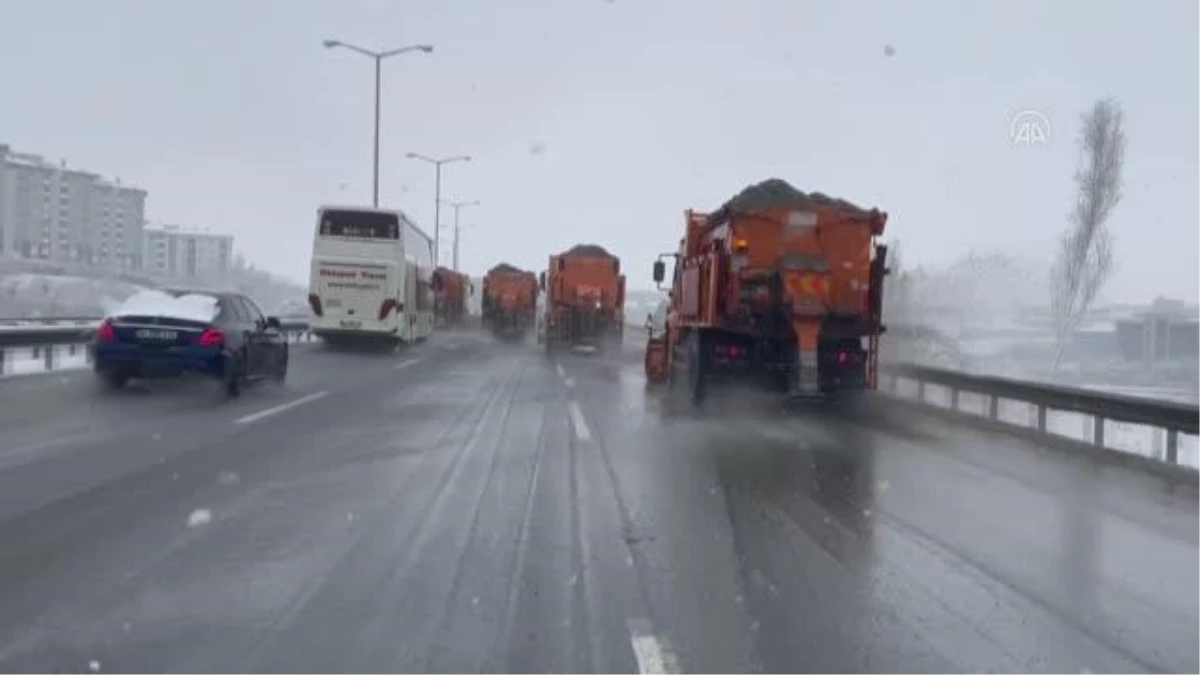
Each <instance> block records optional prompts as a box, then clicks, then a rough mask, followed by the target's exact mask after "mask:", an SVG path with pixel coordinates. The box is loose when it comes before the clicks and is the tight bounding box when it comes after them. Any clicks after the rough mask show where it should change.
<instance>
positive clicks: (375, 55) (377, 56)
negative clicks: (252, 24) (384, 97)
mask: <svg viewBox="0 0 1200 675" xmlns="http://www.w3.org/2000/svg"><path fill="white" fill-rule="evenodd" d="M322 44H323V45H325V48H326V49H333V48H334V47H344V48H346V49H349V50H350V51H353V52H358V53H359V54H362V55H363V56H368V57H370V58H372V59H374V60H375V143H374V153H373V157H374V161H373V162H372V176H373V179H372V181H371V185H372V187H371V206H372V207H374V208H379V108H380V103H379V98H380V89H381V80H382V71H383V60H384V59H386V58H388V57H389V56H397V55H400V54H405V53H408V52H415V51H420V52H425V53H426V54H429V53H431V52H433V45H409V46H408V47H400V48H398V49H389V50H388V51H386V52H373V51H371V50H369V49H364V48H362V47H359V46H357V45H352V44H350V43H348V42H342V41H341V40H325V41H324V42H323V43H322Z"/></svg>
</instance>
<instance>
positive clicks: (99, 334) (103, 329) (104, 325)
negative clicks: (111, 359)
mask: <svg viewBox="0 0 1200 675" xmlns="http://www.w3.org/2000/svg"><path fill="white" fill-rule="evenodd" d="M96 338H97V339H98V340H100V341H101V342H112V341H113V340H116V339H117V331H115V330H113V327H112V319H105V320H104V321H102V322H101V323H100V327H99V328H97V329H96Z"/></svg>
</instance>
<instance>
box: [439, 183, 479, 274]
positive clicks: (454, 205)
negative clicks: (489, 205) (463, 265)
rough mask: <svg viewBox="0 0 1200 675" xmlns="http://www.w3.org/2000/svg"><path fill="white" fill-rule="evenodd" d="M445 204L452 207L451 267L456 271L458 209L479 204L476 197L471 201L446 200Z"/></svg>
mask: <svg viewBox="0 0 1200 675" xmlns="http://www.w3.org/2000/svg"><path fill="white" fill-rule="evenodd" d="M446 206H449V207H452V208H453V209H454V253H453V256H454V257H453V260H454V262H453V265H452V267H451V269H453V270H454V271H455V272H457V271H458V234H459V227H458V211H459V209H461V208H462V207H464V206H479V200H478V199H476V200H475V201H473V202H446Z"/></svg>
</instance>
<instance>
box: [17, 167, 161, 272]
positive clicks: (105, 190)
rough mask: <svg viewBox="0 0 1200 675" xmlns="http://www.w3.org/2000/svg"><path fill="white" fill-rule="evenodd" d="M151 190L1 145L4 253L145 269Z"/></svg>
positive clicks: (121, 267) (77, 262) (24, 256)
mask: <svg viewBox="0 0 1200 675" xmlns="http://www.w3.org/2000/svg"><path fill="white" fill-rule="evenodd" d="M145 204H146V191H145V190H142V189H140V188H137V187H132V186H127V185H122V184H121V182H120V180H119V179H117V180H108V179H106V178H103V177H102V176H100V175H98V174H95V173H92V172H88V171H82V170H79V169H75V168H70V167H68V166H67V165H66V162H65V161H62V162H59V163H58V164H54V163H52V162H49V161H47V160H46V159H44V158H43V157H41V156H39V155H33V154H26V153H18V152H14V151H13V150H12V148H10V147H9V146H7V145H4V144H0V255H4V256H16V257H22V258H39V259H43V260H53V261H60V262H70V263H76V264H86V265H97V266H103V267H111V268H120V269H141V268H142V266H143V261H142V256H143V250H144V249H143V245H142V232H143V229H144V228H145Z"/></svg>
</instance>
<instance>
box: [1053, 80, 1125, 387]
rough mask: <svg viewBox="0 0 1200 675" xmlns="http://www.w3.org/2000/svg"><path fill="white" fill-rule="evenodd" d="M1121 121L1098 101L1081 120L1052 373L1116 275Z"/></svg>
mask: <svg viewBox="0 0 1200 675" xmlns="http://www.w3.org/2000/svg"><path fill="white" fill-rule="evenodd" d="M1122 117H1123V115H1122V112H1121V107H1120V105H1119V104H1118V103H1117V102H1116V101H1114V100H1112V99H1103V100H1100V101H1097V102H1096V104H1095V105H1094V106H1093V107H1092V109H1091V110H1090V111H1088V112H1087V113H1084V115H1083V116H1082V120H1081V121H1082V129H1081V130H1080V134H1079V146H1080V167H1079V169H1078V170H1077V171H1076V172H1075V182H1076V183H1077V184H1078V186H1079V195H1078V197H1077V198H1076V202H1075V210H1074V212H1072V214H1071V225H1070V227H1069V228H1068V229H1067V231H1066V232H1064V233H1063V236H1062V240H1061V242H1060V245H1059V252H1058V258H1057V260H1056V261H1055V264H1054V268H1053V269H1052V271H1051V279H1050V282H1051V283H1050V310H1051V314H1052V315H1053V318H1054V330H1055V335H1054V338H1055V339H1054V362H1053V365H1052V366H1051V368H1052V370H1057V369H1058V367H1059V365H1060V364H1061V363H1062V358H1063V350H1064V349H1065V347H1066V344H1067V341H1068V340H1069V339H1070V337H1071V335H1073V334H1074V332H1075V330H1076V329H1077V328H1078V327H1079V324H1080V323H1081V322H1082V321H1083V318H1084V316H1086V314H1087V312H1088V310H1089V309H1090V308H1091V306H1092V302H1093V301H1094V300H1095V299H1096V295H1097V294H1098V293H1099V292H1100V289H1101V288H1102V287H1103V286H1104V283H1105V282H1106V281H1107V280H1108V278H1109V276H1110V275H1111V273H1112V269H1113V244H1112V235H1111V234H1110V233H1109V231H1108V228H1107V227H1106V223H1107V221H1108V216H1109V214H1110V213H1111V212H1112V210H1113V208H1114V207H1115V206H1116V205H1117V202H1119V201H1121V168H1122V166H1123V165H1124V161H1125V130H1124V128H1123V126H1122Z"/></svg>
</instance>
